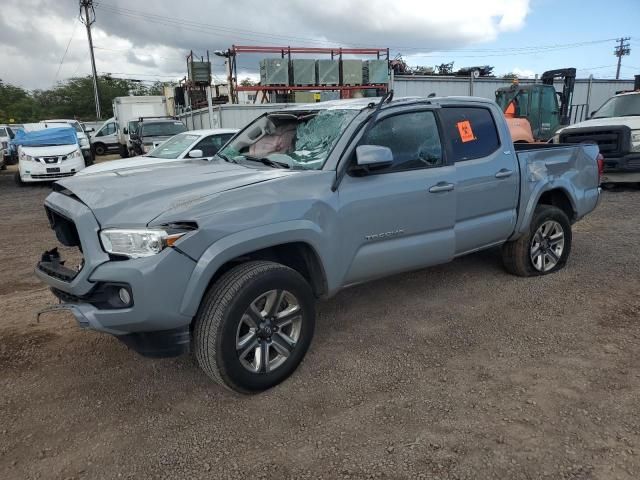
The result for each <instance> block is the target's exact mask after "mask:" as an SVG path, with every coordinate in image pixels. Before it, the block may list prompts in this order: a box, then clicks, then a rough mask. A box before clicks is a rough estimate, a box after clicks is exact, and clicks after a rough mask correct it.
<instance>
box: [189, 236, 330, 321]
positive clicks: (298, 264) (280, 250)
mask: <svg viewBox="0 0 640 480" xmlns="http://www.w3.org/2000/svg"><path fill="white" fill-rule="evenodd" d="M243 233H244V232H243ZM296 233H297V234H296ZM291 234H294V236H290V235H291ZM285 235H286V236H287V237H288V238H283V237H284V236H285ZM318 235H319V232H318V231H316V230H315V229H313V230H308V229H305V230H298V231H297V232H296V231H295V230H294V231H289V232H285V231H283V232H281V234H273V235H268V236H266V237H263V238H255V237H251V235H250V234H249V235H243V237H248V238H250V239H249V240H247V241H245V242H240V243H236V242H234V239H233V238H232V237H236V235H231V236H230V237H225V239H222V240H221V241H219V242H216V243H214V244H213V245H211V246H210V247H209V248H208V249H207V250H206V251H205V253H204V254H203V255H202V256H201V257H200V259H199V260H198V262H197V264H196V267H195V269H194V271H193V273H192V275H191V278H190V280H189V282H188V284H187V287H186V289H185V293H184V297H183V301H182V305H181V309H180V310H181V313H183V314H185V315H190V316H194V315H195V314H196V312H197V310H198V307H199V305H200V302H201V301H202V298H203V296H204V294H205V293H206V291H207V289H208V288H209V287H210V286H211V285H212V284H213V283H214V282H215V281H216V280H217V279H218V278H220V276H221V275H223V274H224V273H225V272H227V271H228V270H229V269H231V268H233V267H234V266H236V265H239V264H241V263H245V262H248V261H252V260H270V261H274V262H277V263H281V264H283V265H286V266H288V267H290V268H292V269H294V270H296V271H297V272H298V273H300V275H302V276H303V277H304V278H305V280H307V281H308V282H309V284H310V285H311V288H312V290H313V293H314V295H315V296H316V297H324V296H326V295H327V293H328V291H329V285H328V278H327V272H326V271H325V268H324V264H323V262H322V255H321V253H320V251H319V249H318V248H317V245H318V244H319V242H318V238H317V237H318ZM227 247H228V248H227Z"/></svg>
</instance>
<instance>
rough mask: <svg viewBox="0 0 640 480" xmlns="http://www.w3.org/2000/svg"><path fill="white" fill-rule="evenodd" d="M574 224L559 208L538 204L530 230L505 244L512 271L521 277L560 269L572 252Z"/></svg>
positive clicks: (505, 260) (507, 263) (504, 253)
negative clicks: (572, 229)
mask: <svg viewBox="0 0 640 480" xmlns="http://www.w3.org/2000/svg"><path fill="white" fill-rule="evenodd" d="M571 240H572V237H571V223H570V222H569V219H568V218H567V215H566V214H565V213H564V212H563V211H562V210H560V209H559V208H557V207H554V206H551V205H538V207H537V208H536V210H535V212H534V214H533V219H532V221H531V225H530V227H529V232H528V233H527V234H526V235H523V236H521V237H520V238H518V239H517V240H514V241H513V242H507V243H506V244H504V246H503V247H502V259H503V263H504V266H505V268H506V269H507V271H508V272H510V273H512V274H514V275H518V276H521V277H530V276H534V275H546V274H548V273H553V272H557V271H558V270H560V269H561V268H562V267H564V266H565V264H566V263H567V259H568V258H569V253H570V252H571Z"/></svg>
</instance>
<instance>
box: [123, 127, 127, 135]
mask: <svg viewBox="0 0 640 480" xmlns="http://www.w3.org/2000/svg"><path fill="white" fill-rule="evenodd" d="M122 133H124V134H125V135H126V134H127V133H129V130H128V129H127V127H124V128H123V129H122Z"/></svg>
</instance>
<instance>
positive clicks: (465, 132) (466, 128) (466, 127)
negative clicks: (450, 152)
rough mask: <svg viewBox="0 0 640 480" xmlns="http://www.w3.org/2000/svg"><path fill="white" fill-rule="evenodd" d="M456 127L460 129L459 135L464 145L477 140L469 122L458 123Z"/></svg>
mask: <svg viewBox="0 0 640 480" xmlns="http://www.w3.org/2000/svg"><path fill="white" fill-rule="evenodd" d="M456 126H457V127H458V133H459V134H460V140H462V143H466V142H471V141H473V140H475V139H476V137H475V135H474V134H473V130H472V129H471V124H470V123H469V120H463V121H462V122H458V123H456Z"/></svg>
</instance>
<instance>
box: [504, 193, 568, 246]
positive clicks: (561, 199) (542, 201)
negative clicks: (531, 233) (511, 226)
mask: <svg viewBox="0 0 640 480" xmlns="http://www.w3.org/2000/svg"><path fill="white" fill-rule="evenodd" d="M567 187H569V188H570V185H569V186H567V185H558V184H556V185H550V184H541V185H539V186H538V188H536V189H533V190H532V191H531V192H530V197H529V200H528V202H527V203H525V204H523V205H521V210H520V212H519V217H520V218H519V219H518V223H517V226H516V229H515V231H514V234H513V235H512V236H511V237H510V238H509V240H515V239H517V238H518V237H520V236H521V235H523V234H524V233H526V232H527V231H528V228H529V225H530V224H531V220H532V219H533V215H534V212H535V209H536V207H537V206H538V205H552V206H554V207H558V208H560V209H561V210H562V211H563V212H564V213H565V214H566V215H567V217H568V218H569V223H574V222H575V221H576V220H577V219H578V213H577V212H578V210H577V208H576V204H575V197H574V196H573V195H572V193H571V190H570V189H569V188H567Z"/></svg>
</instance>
